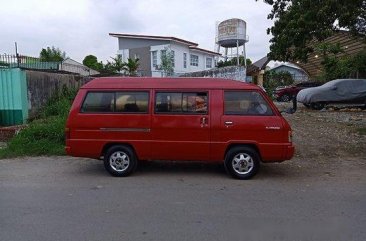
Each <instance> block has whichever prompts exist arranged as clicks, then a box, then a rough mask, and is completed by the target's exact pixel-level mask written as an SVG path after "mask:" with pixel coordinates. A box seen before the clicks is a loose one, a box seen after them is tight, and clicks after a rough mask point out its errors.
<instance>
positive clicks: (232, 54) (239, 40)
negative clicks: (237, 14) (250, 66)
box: [215, 18, 249, 67]
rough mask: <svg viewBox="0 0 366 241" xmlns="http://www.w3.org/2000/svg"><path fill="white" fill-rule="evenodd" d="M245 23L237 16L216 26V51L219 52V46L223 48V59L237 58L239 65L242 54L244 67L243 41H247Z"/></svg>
mask: <svg viewBox="0 0 366 241" xmlns="http://www.w3.org/2000/svg"><path fill="white" fill-rule="evenodd" d="M246 32H247V23H246V22H245V21H244V20H242V19H238V18H232V19H228V20H225V21H222V22H221V23H218V24H217V26H216V41H215V43H216V51H217V52H218V53H220V48H221V47H222V48H223V49H224V53H223V56H224V58H225V61H226V60H227V59H228V58H230V59H231V58H237V64H238V65H239V56H240V55H243V56H244V66H245V67H246V61H245V60H246V52H245V43H247V42H248V41H249V37H248V36H247V35H246Z"/></svg>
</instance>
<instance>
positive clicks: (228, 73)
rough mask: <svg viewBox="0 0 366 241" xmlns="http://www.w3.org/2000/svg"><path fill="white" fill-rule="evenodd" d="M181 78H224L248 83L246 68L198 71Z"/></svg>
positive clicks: (231, 67) (232, 67)
mask: <svg viewBox="0 0 366 241" xmlns="http://www.w3.org/2000/svg"><path fill="white" fill-rule="evenodd" d="M180 77H208V78H210V77H211V78H224V79H233V80H240V81H246V70H245V68H244V67H242V66H241V67H237V66H230V67H223V68H215V69H211V70H205V71H198V72H193V73H187V74H183V75H180Z"/></svg>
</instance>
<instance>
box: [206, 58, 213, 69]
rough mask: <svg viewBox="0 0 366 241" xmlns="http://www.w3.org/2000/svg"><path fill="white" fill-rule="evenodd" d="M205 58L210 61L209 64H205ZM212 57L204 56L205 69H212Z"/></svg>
mask: <svg viewBox="0 0 366 241" xmlns="http://www.w3.org/2000/svg"><path fill="white" fill-rule="evenodd" d="M207 60H210V61H211V62H210V66H207V62H208V61H207ZM212 62H213V61H212V58H211V57H206V69H212Z"/></svg>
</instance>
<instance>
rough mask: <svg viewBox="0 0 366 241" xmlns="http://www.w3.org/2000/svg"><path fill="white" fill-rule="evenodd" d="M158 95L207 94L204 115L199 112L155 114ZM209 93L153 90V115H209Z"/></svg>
mask: <svg viewBox="0 0 366 241" xmlns="http://www.w3.org/2000/svg"><path fill="white" fill-rule="evenodd" d="M159 93H178V94H180V93H181V94H182V97H183V94H189V93H206V94H207V111H206V112H204V113H200V112H196V113H195V112H157V111H156V100H157V95H158V94H159ZM209 96H210V95H209V91H195V90H192V91H191V90H188V91H174V90H155V92H154V103H153V108H154V112H153V113H154V114H155V115H194V116H197V115H209V114H210V104H209V103H210V101H209V100H210V98H209Z"/></svg>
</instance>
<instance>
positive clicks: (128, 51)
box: [109, 33, 220, 77]
mask: <svg viewBox="0 0 366 241" xmlns="http://www.w3.org/2000/svg"><path fill="white" fill-rule="evenodd" d="M109 35H110V36H112V37H116V38H118V45H119V51H118V54H121V55H122V58H123V61H127V59H128V58H139V59H140V61H139V63H140V67H139V73H140V74H141V75H143V76H153V77H160V76H163V71H162V70H161V56H162V54H163V53H164V51H170V52H171V53H172V55H173V57H172V63H173V71H174V75H179V74H184V73H190V72H196V71H202V70H208V69H212V68H214V67H215V61H214V59H215V57H216V56H219V55H220V54H219V53H216V52H213V51H210V50H206V49H201V48H198V44H197V43H194V42H190V41H187V40H184V39H180V38H175V37H165V36H151V35H132V34H116V33H110V34H109Z"/></svg>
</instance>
